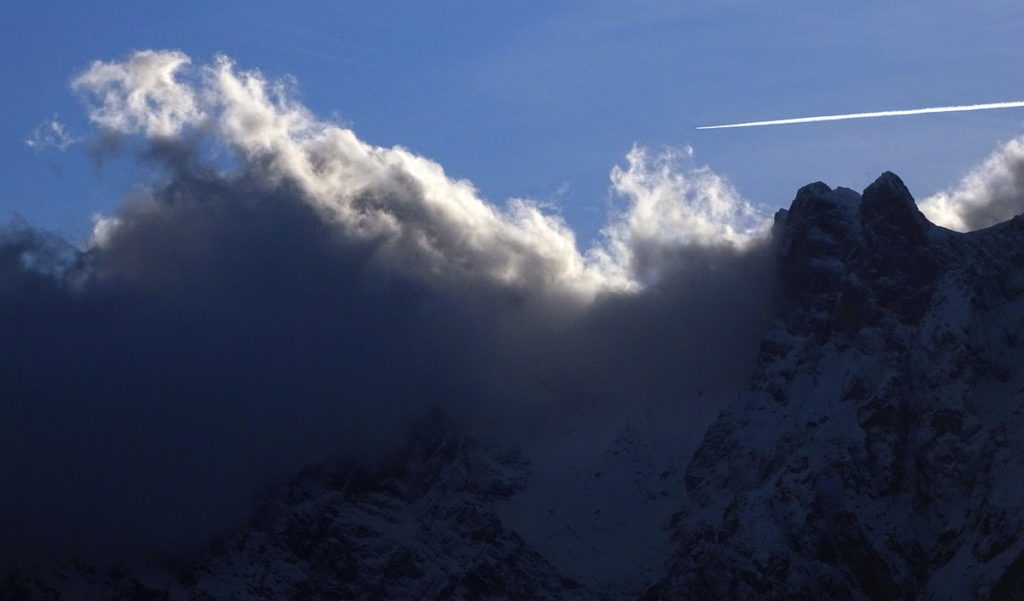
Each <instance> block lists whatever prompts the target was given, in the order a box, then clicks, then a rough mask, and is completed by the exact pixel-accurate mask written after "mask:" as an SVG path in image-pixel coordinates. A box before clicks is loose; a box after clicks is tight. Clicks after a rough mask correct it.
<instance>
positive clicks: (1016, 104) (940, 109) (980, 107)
mask: <svg viewBox="0 0 1024 601" xmlns="http://www.w3.org/2000/svg"><path fill="white" fill-rule="evenodd" d="M1020 107H1024V100H1018V101H1013V102H992V103H989V104H964V105H960V106H933V107H930V108H923V109H906V110H901V111H877V112H874V113H849V114H846V115H820V116H818V117H797V118H795V119H776V120H774V121H750V122H747V123H730V124H728V125H702V126H700V127H698V128H697V129H724V128H727V127H756V126H759V125H787V124H790V123H813V122H815V121H841V120H843V119H867V118H870V117H899V116H902V115H923V114H925V113H956V112H961V111H987V110H989V109H1012V108H1020Z"/></svg>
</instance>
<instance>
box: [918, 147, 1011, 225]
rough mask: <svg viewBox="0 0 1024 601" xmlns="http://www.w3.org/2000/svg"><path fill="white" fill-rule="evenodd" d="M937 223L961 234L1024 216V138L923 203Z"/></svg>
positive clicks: (924, 211) (928, 213) (995, 152)
mask: <svg viewBox="0 0 1024 601" xmlns="http://www.w3.org/2000/svg"><path fill="white" fill-rule="evenodd" d="M919 206H920V208H921V211H922V212H923V213H924V214H925V216H927V217H928V219H930V220H931V221H932V222H933V223H936V224H938V225H941V226H943V227H947V228H949V229H952V230H957V231H961V232H966V231H971V230H976V229H980V228H983V227H988V226H990V225H995V224H996V223H999V222H1001V221H1005V220H1007V219H1010V218H1011V217H1014V216H1015V215H1019V214H1020V213H1024V138H1014V139H1013V140H1010V141H1009V142H1006V143H1005V144H1003V145H1002V146H1001V147H1000V148H998V149H996V150H995V151H994V152H993V153H992V154H991V155H989V157H988V158H986V159H985V161H984V162H983V163H982V164H981V165H979V166H978V167H976V168H974V169H973V170H971V171H970V173H968V174H967V176H966V177H964V178H963V180H961V181H960V183H959V184H958V185H957V186H955V187H953V188H952V189H950V190H946V191H943V192H939V193H938V194H935V195H934V196H931V197H929V198H926V199H924V200H923V201H921V202H920V203H919Z"/></svg>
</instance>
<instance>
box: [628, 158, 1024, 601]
mask: <svg viewBox="0 0 1024 601" xmlns="http://www.w3.org/2000/svg"><path fill="white" fill-rule="evenodd" d="M774 235H775V239H776V242H777V253H778V269H779V286H778V288H779V289H778V303H779V305H778V316H779V317H778V320H777V321H776V324H775V326H774V328H773V329H772V330H771V331H770V332H769V333H768V334H767V336H766V337H765V338H764V340H763V342H762V346H761V355H760V360H759V369H758V373H757V376H756V377H755V380H754V382H753V384H752V386H751V389H750V391H749V392H748V393H746V394H744V395H742V396H741V397H740V398H739V399H737V401H736V402H735V403H733V404H732V405H731V406H730V407H729V408H728V409H726V410H725V411H724V412H723V413H722V415H721V416H720V418H719V419H718V420H717V421H716V422H715V423H714V424H713V425H712V427H711V428H710V429H709V431H708V432H707V434H706V436H705V438H704V440H703V442H702V443H701V445H700V448H699V449H698V451H697V452H696V454H695V456H694V457H693V459H692V461H691V463H690V464H689V466H688V468H687V470H686V475H685V478H686V491H687V501H686V503H685V506H684V508H683V510H682V511H681V512H680V513H679V514H677V516H676V518H675V523H674V525H673V529H674V532H675V535H676V537H677V541H678V547H677V552H676V554H675V556H674V558H673V559H672V560H671V562H670V564H669V568H668V574H667V575H666V576H665V577H664V578H663V579H662V580H661V581H660V582H658V583H657V584H656V585H655V586H653V587H652V588H651V589H650V590H648V592H647V593H646V594H645V595H644V597H643V598H644V599H647V600H654V599H695V600H696V599H701V600H710V599H808V600H809V599H849V600H851V601H852V600H857V601H860V600H868V599H871V600H874V599H879V600H881V599H886V600H894V599H951V600H952V599H1021V598H1024V537H1022V535H1024V438H1022V437H1021V435H1020V433H1021V432H1024V372H1022V371H1021V370H1020V369H1017V368H1018V367H1019V366H1021V365H1024V363H1022V361H1024V350H1022V349H1021V347H1020V344H1019V343H1020V340H1021V336H1022V334H1024V295H1022V293H1024V220H1022V219H1021V218H1019V217H1018V218H1015V219H1013V220H1011V221H1009V222H1006V223H1003V224H1000V225H997V226H995V227H992V228H989V229H987V230H982V231H978V232H973V233H970V234H959V233H955V232H951V231H948V230H944V229H942V228H939V227H937V226H934V225H932V224H930V223H929V222H928V221H927V220H926V219H925V218H924V216H923V215H922V214H921V213H920V212H919V211H918V210H917V207H916V205H915V204H914V201H913V199H912V198H911V196H910V194H909V192H907V189H906V187H905V186H904V185H903V183H902V182H901V181H900V180H899V178H897V177H896V176H895V175H892V174H891V173H886V174H884V175H882V176H881V177H880V178H879V179H878V180H877V181H876V182H875V183H874V184H872V185H871V186H870V187H868V188H867V190H865V191H864V194H863V197H860V196H858V195H857V194H856V193H854V192H852V191H850V190H845V189H842V188H840V189H837V190H831V189H829V188H828V187H827V186H825V185H824V184H821V183H818V184H811V185H810V186H806V187H804V188H803V189H801V190H800V192H799V193H798V194H797V197H796V200H794V202H793V205H792V208H791V209H790V210H789V211H780V212H779V214H778V215H777V216H776V225H775V230H774Z"/></svg>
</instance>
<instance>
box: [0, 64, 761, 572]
mask: <svg viewBox="0 0 1024 601" xmlns="http://www.w3.org/2000/svg"><path fill="white" fill-rule="evenodd" d="M75 86H76V88H77V89H78V90H80V91H81V92H82V93H84V94H85V95H86V96H87V97H88V99H89V100H90V102H91V108H90V110H89V114H90V118H91V119H92V121H93V122H94V123H96V124H97V125H98V126H99V127H100V128H101V130H103V135H111V134H112V133H114V134H117V135H127V136H134V137H135V138H136V139H138V140H140V142H141V143H140V144H127V145H114V146H113V148H115V149H119V151H121V152H138V157H139V158H140V159H142V160H144V161H148V162H149V164H150V165H152V166H153V167H154V168H155V169H156V170H157V171H158V172H159V174H160V175H159V178H158V179H157V180H156V181H155V182H154V181H153V180H152V179H150V180H147V182H146V183H144V184H140V185H139V187H138V188H137V191H136V192H134V193H133V194H132V196H131V197H129V198H127V199H125V201H124V203H123V205H122V207H121V208H120V209H119V210H118V211H117V212H116V213H115V214H113V215H109V216H106V217H99V218H97V221H96V225H95V228H94V235H93V237H92V239H91V240H89V241H88V242H87V243H86V244H85V245H83V246H82V247H80V248H75V247H74V246H72V245H71V244H69V243H67V242H64V241H62V240H60V239H59V238H57V237H55V236H50V235H46V234H44V233H41V232H38V231H36V230H33V229H32V228H29V227H28V226H26V225H24V224H22V223H17V222H16V223H13V224H12V225H10V226H8V228H7V229H6V230H5V231H4V233H3V234H2V235H0V328H2V329H3V331H4V332H5V335H4V337H3V338H2V339H0V382H2V384H0V392H2V393H3V395H2V398H3V399H4V401H3V403H4V404H3V405H2V407H3V411H4V419H3V420H0V481H3V482H5V489H6V491H7V492H6V493H5V495H4V496H3V498H0V514H2V515H5V516H13V517H12V519H9V520H5V521H3V522H0V540H3V541H5V543H4V544H2V545H0V557H6V558H8V559H10V558H11V557H12V556H15V555H16V556H21V557H24V556H32V555H36V556H42V557H49V556H53V555H55V554H62V553H70V552H86V553H88V552H97V551H98V550H105V551H107V552H118V551H119V552H122V553H131V554H134V555H138V554H140V553H141V552H142V551H143V550H146V549H149V550H159V551H166V550H168V549H179V550H180V549H183V548H186V547H188V546H189V545H195V544H198V543H200V542H202V541H203V540H205V539H206V538H208V537H209V536H211V535H212V534H214V533H216V532H218V531H220V530H223V529H225V528H228V527H231V526H232V525H235V524H237V523H238V522H239V521H240V520H244V519H245V516H246V515H247V512H248V508H249V504H250V503H251V502H252V499H253V496H254V495H255V494H256V492H257V491H258V490H259V489H260V487H261V486H264V485H266V484H268V483H272V482H275V481H280V480H281V479H282V478H285V477H287V476H289V475H290V474H291V473H293V472H294V471H295V470H297V469H299V468H300V467H302V466H303V465H305V464H307V463H309V462H312V461H316V460H320V459H324V458H327V457H334V458H339V457H340V458H344V459H345V460H347V461H357V462H371V463H372V462H374V461H379V460H380V459H381V458H383V457H387V456H388V455H389V454H390V453H393V452H395V451H396V450H397V449H399V448H401V447H402V446H403V442H404V440H405V437H406V434H407V432H408V431H409V430H410V429H411V428H413V427H414V425H415V424H416V423H417V421H418V420H419V419H421V418H423V417H424V416H426V415H428V414H432V413H433V412H438V411H440V412H442V413H443V414H445V415H447V416H448V417H449V419H451V420H453V421H455V422H457V423H459V424H461V425H462V426H464V427H466V428H470V429H471V430H472V431H474V432H477V433H486V434H487V435H488V436H491V435H493V436H498V437H502V438H503V439H505V440H511V441H513V442H517V443H521V444H528V442H529V441H530V440H534V439H538V438H541V437H544V436H555V435H557V433H558V432H560V431H562V430H564V428H565V427H566V424H568V423H570V422H571V423H574V424H576V426H575V427H576V428H591V429H593V430H594V431H595V432H597V431H600V430H602V429H607V428H616V427H619V426H621V425H622V424H623V423H624V422H626V421H629V420H631V419H633V418H635V417H636V416H637V415H641V414H643V415H645V416H648V417H647V418H648V419H649V418H650V416H652V415H653V416H655V417H654V418H653V419H654V420H655V421H656V420H657V419H658V417H657V416H667V415H672V416H675V417H673V419H676V420H677V421H678V423H680V427H679V438H680V440H684V441H686V440H689V441H694V442H695V441H696V439H697V437H698V436H699V435H700V433H701V431H702V428H703V427H704V425H705V424H706V423H707V420H708V419H710V416H711V415H713V412H714V410H715V408H717V407H718V406H719V404H720V403H721V402H723V400H724V399H726V398H728V397H729V395H730V394H731V393H732V391H735V390H736V389H737V388H738V387H740V386H742V383H743V379H744V377H745V375H746V374H747V373H748V370H749V369H750V367H751V365H752V362H753V359H754V355H755V353H756V350H757V344H756V341H757V339H758V338H759V336H760V333H761V329H762V328H763V325H764V323H765V320H766V319H767V314H768V307H769V305H770V303H769V299H770V297H771V287H772V278H773V273H774V272H773V263H772V253H771V252H770V244H769V241H768V240H767V238H766V236H765V235H764V229H763V226H762V225H761V223H762V222H761V216H760V214H759V213H758V212H757V211H756V210H755V209H754V208H752V207H751V206H750V205H749V204H748V203H746V202H745V201H743V200H742V199H741V198H740V197H739V195H738V194H737V193H736V192H735V190H734V189H733V188H732V187H731V186H730V185H729V184H728V182H726V181H725V180H724V179H722V178H721V177H719V176H717V175H715V174H714V173H713V172H711V171H710V170H709V169H707V168H706V167H696V166H694V165H693V164H692V162H688V161H692V159H690V158H688V157H686V156H683V155H680V154H679V153H678V152H676V153H672V152H669V153H667V154H664V155H657V156H655V155H651V154H650V153H648V152H647V151H644V150H643V149H641V148H635V149H634V150H633V151H632V152H631V153H630V155H629V156H628V157H627V166H626V167H619V168H616V169H615V170H613V172H612V185H613V191H614V192H615V193H616V194H618V195H620V196H621V197H622V198H623V200H624V201H625V203H626V204H625V206H624V208H623V209H622V211H621V212H620V213H619V214H617V215H616V216H613V217H612V220H611V222H610V224H609V226H608V227H607V228H606V230H605V238H604V240H603V241H602V242H601V243H600V244H598V245H597V246H595V247H594V248H591V249H588V250H586V251H584V252H581V251H579V250H578V249H577V247H576V243H575V238H574V235H573V233H572V231H571V230H570V229H569V228H568V227H567V226H566V224H565V223H563V222H562V221H561V220H560V219H558V218H557V217H555V216H552V215H549V214H545V213H544V212H543V211H542V209H541V207H540V206H539V205H538V204H536V203H533V202H531V201H529V200H515V201H510V202H509V203H508V204H507V205H506V206H505V207H500V208H499V207H495V206H493V205H491V204H488V203H487V202H485V201H483V200H482V199H481V198H480V196H479V194H478V193H477V191H476V190H475V189H474V188H473V186H472V184H471V183H469V182H467V181H464V180H453V179H451V178H449V177H448V176H447V175H446V174H445V173H444V170H443V169H442V168H441V166H440V165H438V164H437V163H434V162H432V161H430V160H428V159H425V158H423V157H419V156H417V155H414V154H412V153H411V152H409V151H408V150H405V149H403V148H401V147H394V148H381V147H376V146H372V145H369V144H366V143H364V142H362V141H361V140H359V139H358V138H357V137H356V136H355V134H354V133H353V132H352V131H351V130H348V129H345V128H343V127H340V126H339V125H337V124H334V123H331V122H328V121H322V120H319V119H317V118H316V117H315V116H313V115H312V114H311V113H310V112H309V111H308V110H307V109H306V108H305V107H303V106H301V105H300V104H298V103H297V102H296V101H295V100H294V99H293V98H292V97H291V95H290V94H289V93H288V90H287V87H286V86H283V85H279V84H277V83H274V82H272V81H269V80H268V79H267V78H265V77H264V76H263V75H262V74H260V73H259V72H257V71H239V70H237V69H236V67H235V66H234V64H233V63H232V62H231V61H230V60H229V59H227V58H223V57H222V58H218V59H217V60H215V61H214V62H212V63H211V64H209V65H202V66H193V65H192V63H191V62H190V60H189V58H188V57H186V56H184V55H183V54H181V53H179V52H154V51H145V52H139V53H136V54H134V55H132V56H131V57H129V58H128V59H127V60H126V61H124V62H120V63H118V62H114V63H103V62H96V63H93V65H92V66H91V67H90V69H89V70H88V71H86V72H85V73H84V74H82V75H81V76H79V77H78V78H77V79H76V80H75ZM211 147H215V148H217V149H218V152H215V153H210V152H209V149H210V148H211ZM683 154H684V155H688V154H689V153H683ZM679 416H682V417H679ZM584 438H586V437H584ZM681 444H682V443H681ZM552 460H557V458H552Z"/></svg>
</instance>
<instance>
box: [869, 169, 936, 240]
mask: <svg viewBox="0 0 1024 601" xmlns="http://www.w3.org/2000/svg"><path fill="white" fill-rule="evenodd" d="M860 221H861V225H862V226H863V228H864V230H865V234H866V235H867V236H868V237H869V238H872V239H873V241H876V242H878V243H884V242H888V243H893V242H902V243H903V244H901V246H904V247H905V246H907V245H908V244H910V245H920V244H923V243H925V242H926V237H927V232H928V230H929V229H930V228H932V227H934V226H933V225H932V224H931V222H929V221H928V219H927V218H926V217H925V216H924V214H923V213H921V211H920V209H918V208H917V203H915V202H914V197H913V196H911V195H910V191H909V190H907V187H906V186H905V185H904V184H903V180H901V179H900V178H899V177H898V176H897V175H896V174H894V173H892V172H889V171H886V172H885V173H883V174H882V175H880V176H879V177H878V179H876V180H875V181H874V183H872V184H871V185H870V186H868V187H867V188H866V189H865V190H864V195H863V200H862V201H861V203H860Z"/></svg>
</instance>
